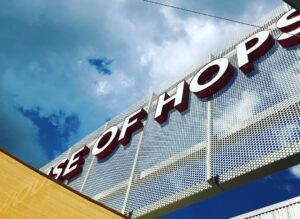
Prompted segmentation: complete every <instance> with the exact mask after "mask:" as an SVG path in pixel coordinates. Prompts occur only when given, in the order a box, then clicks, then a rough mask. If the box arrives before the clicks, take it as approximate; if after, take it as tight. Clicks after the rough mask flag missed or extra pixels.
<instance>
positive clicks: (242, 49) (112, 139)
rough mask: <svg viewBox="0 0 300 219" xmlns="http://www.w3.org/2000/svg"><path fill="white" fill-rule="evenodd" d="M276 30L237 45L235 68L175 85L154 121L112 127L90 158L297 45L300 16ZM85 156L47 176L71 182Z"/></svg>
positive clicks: (224, 63) (205, 71)
mask: <svg viewBox="0 0 300 219" xmlns="http://www.w3.org/2000/svg"><path fill="white" fill-rule="evenodd" d="M277 28H278V29H279V30H280V31H281V32H282V34H281V35H280V36H279V37H278V38H277V39H274V38H273V37H272V35H271V33H270V32H269V31H268V30H262V31H260V32H258V33H255V34H254V35H252V36H251V37H249V38H248V39H246V40H245V41H243V42H242V43H240V44H239V45H237V46H236V57H237V62H238V66H237V67H235V66H233V65H232V64H231V63H230V61H229V59H227V58H224V57H223V58H218V59H215V60H212V61H211V62H209V63H208V64H207V65H205V66H204V67H203V68H201V69H200V70H199V71H198V72H197V73H196V74H195V75H194V76H193V78H192V80H191V82H190V83H188V82H187V81H181V82H179V83H178V84H177V88H176V92H175V94H174V95H172V96H170V95H168V94H167V93H163V94H161V95H160V96H159V97H158V101H157V105H156V110H155V115H154V118H147V117H148V112H147V111H146V110H145V109H143V108H140V109H139V110H137V111H136V112H134V113H132V114H131V115H129V116H128V117H127V118H125V120H124V122H123V126H122V128H121V129H119V128H118V126H117V125H115V126H112V127H110V128H108V129H107V130H105V131H104V133H103V134H102V135H101V136H100V137H99V138H98V139H97V141H96V142H95V144H94V146H93V148H92V152H91V153H92V155H93V156H96V157H97V159H99V160H104V159H105V158H107V157H108V156H109V155H111V154H112V152H113V151H114V150H115V148H116V147H118V145H119V144H121V145H123V146H124V147H126V145H128V144H129V142H130V141H131V138H132V135H133V134H134V133H135V132H137V131H139V130H141V129H143V121H144V120H146V119H154V120H155V121H156V122H157V123H159V124H160V125H163V124H165V123H166V122H167V121H168V117H169V114H170V113H172V112H171V111H172V110H174V109H175V110H177V111H178V112H180V113H182V112H185V111H186V110H187V109H188V106H189V99H190V95H196V96H197V97H198V98H199V99H204V100H205V99H206V98H208V97H211V96H213V95H214V94H216V93H217V92H219V91H220V90H222V89H223V88H224V87H225V86H227V85H229V82H230V81H231V79H232V77H233V73H234V71H235V69H236V68H239V69H240V70H241V71H242V72H243V73H244V74H245V75H248V74H249V73H250V72H252V71H253V70H254V68H255V67H254V62H255V61H256V60H257V59H259V58H260V57H262V56H263V55H265V54H266V53H267V52H268V51H269V50H270V49H272V48H273V46H274V45H275V43H276V42H277V43H279V44H280V45H281V46H282V47H283V48H290V47H293V46H296V45H299V44H300V37H299V35H300V13H299V12H298V11H296V10H295V9H292V10H290V11H289V12H287V13H286V14H284V15H283V16H282V17H281V18H280V19H279V20H278V22H277ZM89 153H90V149H89V148H88V147H87V146H84V147H82V148H80V149H79V150H77V151H76V152H74V153H73V154H72V155H71V157H70V159H63V160H61V161H60V162H59V163H58V164H57V165H56V166H55V167H53V168H51V170H50V171H49V175H50V176H52V177H54V178H55V179H57V180H59V181H64V180H70V179H72V178H73V177H75V176H76V175H78V174H79V173H81V172H82V166H83V165H84V162H85V157H86V156H87V155H88V154H89Z"/></svg>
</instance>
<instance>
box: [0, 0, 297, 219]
mask: <svg viewBox="0 0 300 219" xmlns="http://www.w3.org/2000/svg"><path fill="white" fill-rule="evenodd" d="M160 2H163V3H171V4H173V5H178V6H182V7H187V8H192V9H194V10H201V11H204V12H207V13H213V14H217V15H220V16H225V17H229V18H234V19H240V20H243V21H246V22H254V21H255V20H257V19H258V18H260V17H261V16H263V14H264V13H265V12H267V11H269V10H271V9H272V8H274V7H276V6H277V5H279V4H280V3H281V1H280V0H265V1H261V0H253V1H238V0H228V1H223V0H215V1H210V0H202V1H200V0H173V1H171V0H169V1H163V0H161V1H160ZM1 6H2V7H1V8H0V27H1V34H0V103H1V106H2V107H1V109H0V131H1V135H0V145H1V147H2V148H4V149H5V150H7V151H8V152H10V153H12V154H13V155H15V156H17V157H19V158H20V159H22V160H24V161H25V162H27V163H29V164H30V165H32V166H34V167H37V168H39V167H41V166H42V165H44V164H45V163H47V162H49V161H50V160H52V159H53V158H54V157H56V156H57V155H58V154H60V153H61V152H63V151H65V150H66V149H67V148H68V147H69V146H71V145H72V144H74V143H75V142H77V141H78V140H80V139H81V138H83V137H84V136H85V135H86V134H88V133H90V132H91V131H93V130H95V129H96V128H98V127H100V126H101V125H102V124H103V123H104V122H105V121H107V120H109V119H110V118H112V117H113V116H115V115H117V114H118V113H119V112H121V111H123V110H125V109H126V107H128V106H130V105H131V104H133V103H135V102H136V101H138V100H140V99H141V98H143V97H144V96H146V95H147V94H149V93H150V92H151V91H152V90H155V89H158V88H160V87H163V86H165V85H166V84H169V83H170V81H174V80H176V78H177V77H178V76H180V75H183V74H186V73H189V72H191V71H192V70H194V69H195V68H196V67H197V63H199V60H203V59H205V60H206V59H207V58H208V55H209V54H210V53H211V52H213V51H216V50H217V49H218V48H222V47H224V46H225V45H226V44H227V43H228V41H231V40H232V38H233V37H235V35H236V34H235V33H236V32H242V31H243V30H244V29H245V27H242V26H240V25H237V24H232V23H226V22H224V21H219V20H214V19H210V18H206V17H203V16H197V15H194V14H189V13H184V12H179V11H174V10H171V9H167V8H162V7H158V6H155V5H149V4H147V3H145V2H143V1H139V0H127V1H126V0H113V1H103V0H100V1H99V0H86V1H84V3H83V2H82V1H79V0H73V1H69V0H66V1H59V0H52V1H48V2H45V1H42V0H29V1H25V0H21V1H17V0H10V1H2V2H1ZM299 177H300V168H299V167H294V168H293V169H290V170H285V171H283V172H280V173H278V174H275V175H273V176H271V177H267V178H266V179H261V180H259V181H258V182H255V183H252V184H250V185H248V186H246V187H243V188H240V189H237V190H234V191H232V192H228V193H224V194H223V195H220V196H218V197H216V198H213V199H211V200H208V201H206V202H201V203H199V204H197V205H193V206H191V207H189V208H186V209H184V210H182V211H180V212H176V213H174V214H171V215H170V216H166V217H165V218H182V216H180V215H182V214H183V213H184V212H185V213H186V214H188V215H191V216H190V218H195V217H193V212H198V213H199V212H200V211H201V212H206V211H207V210H206V209H211V208H213V207H212V206H213V205H214V204H213V203H214V202H217V203H220V204H219V205H220V206H221V203H226V204H224V212H230V213H232V212H238V211H235V210H234V209H233V210H228V209H230V208H228V206H229V204H228V203H235V202H234V201H237V200H232V199H238V198H240V197H238V196H239V194H244V195H243V196H245V197H247V196H249V199H245V205H243V206H246V207H241V208H239V209H246V208H247V206H249V208H250V206H251V207H253V208H256V207H261V206H263V205H264V204H266V203H267V204H269V203H268V202H276V201H279V200H283V199H285V198H287V197H292V196H295V195H297V194H298V192H299V189H297V187H296V184H297V182H298V178H299ZM269 183H270V184H271V185H272V186H271V187H270V186H269V187H268V188H267V186H266V185H267V184H269ZM256 188H257V189H258V190H259V192H257V194H265V196H266V198H264V199H263V200H265V202H264V204H263V201H261V200H260V197H259V196H254V192H253V190H256ZM266 190H267V191H266ZM265 191H266V193H263V192H265ZM269 196H271V197H272V198H267V197H269ZM234 197H236V198H234ZM230 201H232V202H230ZM238 203H240V202H238ZM240 204H241V203H240ZM232 205H236V204H232ZM226 206H227V207H226ZM239 213H240V212H239ZM205 214H206V213H205ZM228 214H229V213H228ZM228 214H227V213H224V215H223V216H220V217H217V216H209V217H206V216H205V215H204V213H203V215H202V216H201V213H199V215H200V216H199V217H198V218H226V217H227V216H228ZM225 215H226V216H225ZM231 216H232V215H231ZM185 218H189V217H186V215H185Z"/></svg>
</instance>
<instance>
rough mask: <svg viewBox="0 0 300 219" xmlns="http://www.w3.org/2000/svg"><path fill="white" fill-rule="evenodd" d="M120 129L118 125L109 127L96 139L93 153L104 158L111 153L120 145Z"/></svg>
mask: <svg viewBox="0 0 300 219" xmlns="http://www.w3.org/2000/svg"><path fill="white" fill-rule="evenodd" d="M119 135H120V130H119V129H118V127H117V126H113V127H111V128H109V129H107V130H106V131H105V132H104V133H103V134H102V135H101V136H100V137H99V138H98V140H97V141H96V143H95V144H94V147H93V151H92V154H93V155H95V156H96V157H97V158H98V159H100V160H102V159H104V158H106V157H107V156H108V155H110V154H111V153H112V152H113V150H114V149H115V148H116V146H117V145H118V143H119V142H118V138H119Z"/></svg>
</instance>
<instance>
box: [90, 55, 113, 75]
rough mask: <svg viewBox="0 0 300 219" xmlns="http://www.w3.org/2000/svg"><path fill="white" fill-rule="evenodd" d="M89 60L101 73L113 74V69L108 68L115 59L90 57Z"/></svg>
mask: <svg viewBox="0 0 300 219" xmlns="http://www.w3.org/2000/svg"><path fill="white" fill-rule="evenodd" d="M88 62H89V64H90V65H93V66H95V67H96V69H97V71H98V72H99V73H100V74H104V75H111V74H112V72H111V70H110V69H109V68H108V66H109V65H110V64H111V63H112V62H113V60H109V59H107V58H103V59H88Z"/></svg>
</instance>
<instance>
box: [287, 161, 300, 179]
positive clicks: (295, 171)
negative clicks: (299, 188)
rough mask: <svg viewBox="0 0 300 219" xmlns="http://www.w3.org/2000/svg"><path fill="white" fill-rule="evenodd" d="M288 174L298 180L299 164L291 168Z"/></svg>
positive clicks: (299, 175)
mask: <svg viewBox="0 0 300 219" xmlns="http://www.w3.org/2000/svg"><path fill="white" fill-rule="evenodd" d="M289 171H290V173H291V174H292V175H293V176H294V177H296V178H300V164H299V165H296V166H293V167H291V168H290V169H289Z"/></svg>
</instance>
